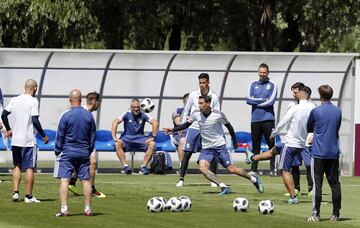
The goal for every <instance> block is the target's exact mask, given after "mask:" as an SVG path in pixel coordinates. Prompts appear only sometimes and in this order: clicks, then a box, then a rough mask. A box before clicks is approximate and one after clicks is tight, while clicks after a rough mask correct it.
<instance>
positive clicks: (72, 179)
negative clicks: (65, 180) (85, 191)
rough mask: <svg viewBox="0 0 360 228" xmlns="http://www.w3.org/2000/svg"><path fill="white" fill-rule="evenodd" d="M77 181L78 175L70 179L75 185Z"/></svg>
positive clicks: (71, 183)
mask: <svg viewBox="0 0 360 228" xmlns="http://www.w3.org/2000/svg"><path fill="white" fill-rule="evenodd" d="M76 181H77V177H71V179H70V183H69V184H70V185H74V186H75V184H76Z"/></svg>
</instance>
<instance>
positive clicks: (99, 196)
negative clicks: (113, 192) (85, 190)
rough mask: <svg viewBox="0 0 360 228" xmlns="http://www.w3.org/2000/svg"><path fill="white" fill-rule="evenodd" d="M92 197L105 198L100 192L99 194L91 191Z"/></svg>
mask: <svg viewBox="0 0 360 228" xmlns="http://www.w3.org/2000/svg"><path fill="white" fill-rule="evenodd" d="M92 194H93V196H95V197H96V198H105V197H106V195H105V194H104V193H102V192H99V191H93V192H92Z"/></svg>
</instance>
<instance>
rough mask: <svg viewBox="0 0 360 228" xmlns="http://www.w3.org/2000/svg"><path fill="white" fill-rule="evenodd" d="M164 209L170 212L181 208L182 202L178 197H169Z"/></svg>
mask: <svg viewBox="0 0 360 228" xmlns="http://www.w3.org/2000/svg"><path fill="white" fill-rule="evenodd" d="M166 209H167V210H169V211H172V212H178V211H181V210H182V202H181V199H179V198H178V197H171V198H170V199H169V200H168V201H167V203H166Z"/></svg>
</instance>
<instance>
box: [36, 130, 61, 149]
mask: <svg viewBox="0 0 360 228" xmlns="http://www.w3.org/2000/svg"><path fill="white" fill-rule="evenodd" d="M44 132H45V134H46V136H47V137H48V138H49V142H48V143H47V144H45V143H44V141H43V139H42V137H41V136H40V134H39V133H37V134H36V136H35V138H36V144H37V147H38V148H39V150H43V151H54V148H55V137H56V131H54V130H50V129H44Z"/></svg>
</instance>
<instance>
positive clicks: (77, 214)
mask: <svg viewBox="0 0 360 228" xmlns="http://www.w3.org/2000/svg"><path fill="white" fill-rule="evenodd" d="M101 215H106V214H105V213H101V212H98V213H93V215H92V216H85V215H84V213H70V214H69V215H68V216H66V217H76V216H84V217H95V216H101Z"/></svg>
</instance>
